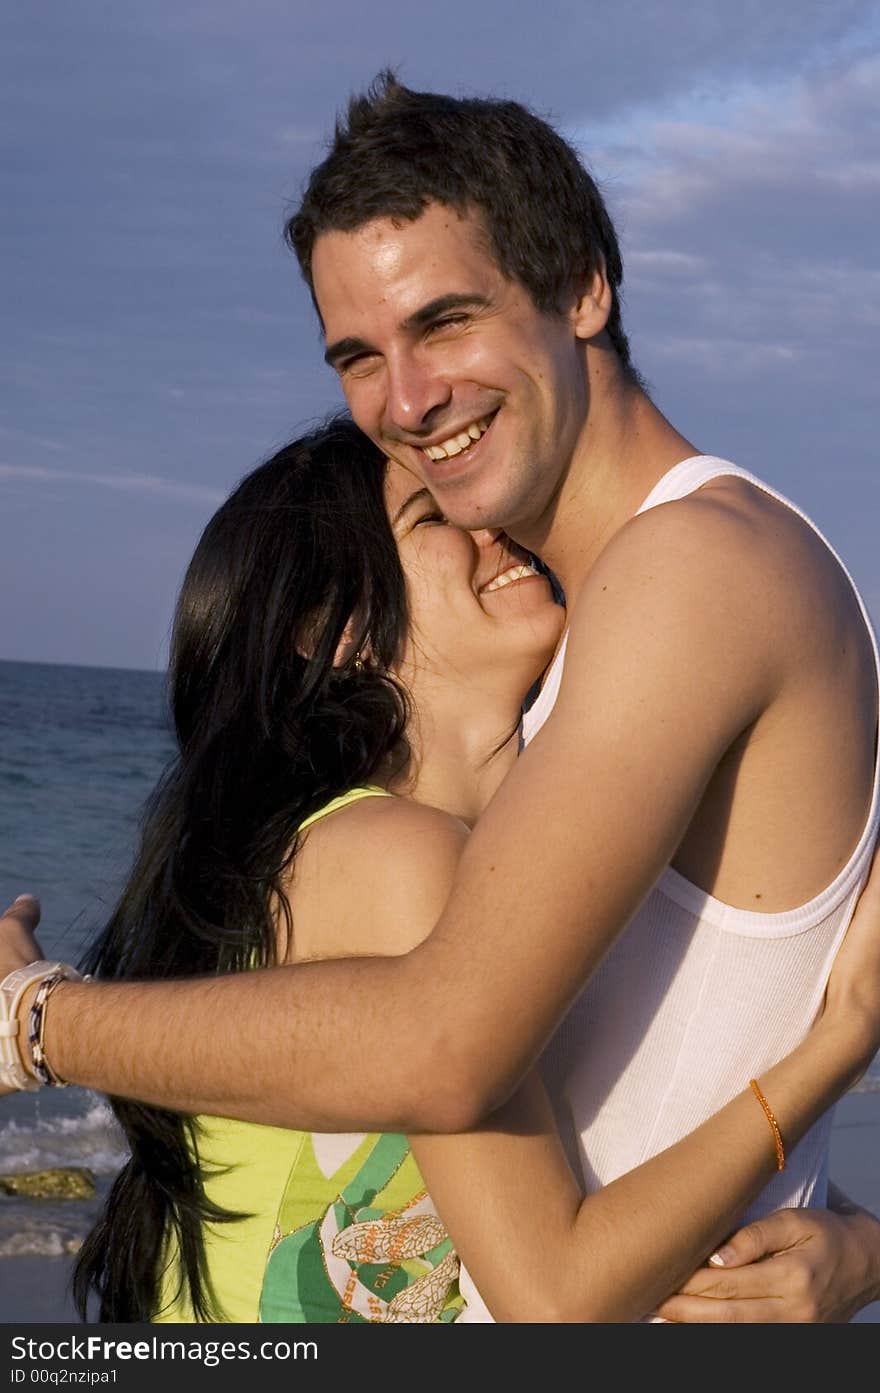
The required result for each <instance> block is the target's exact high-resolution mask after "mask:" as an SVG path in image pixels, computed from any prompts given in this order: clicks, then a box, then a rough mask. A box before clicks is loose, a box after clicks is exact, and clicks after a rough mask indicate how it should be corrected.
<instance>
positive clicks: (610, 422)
mask: <svg viewBox="0 0 880 1393" xmlns="http://www.w3.org/2000/svg"><path fill="white" fill-rule="evenodd" d="M586 362H587V371H588V374H589V389H590V407H589V412H588V414H587V418H586V420H585V422H584V425H583V428H582V430H581V433H580V436H579V439H578V441H577V444H576V446H575V450H574V454H573V456H572V462H571V466H570V468H569V470H568V471H567V473H566V475H565V478H564V479H563V482H562V484H561V486H560V489H559V492H558V494H557V495H556V497H555V498H554V499H553V501H552V504H551V506H550V507H549V508H548V509H547V511H546V513H545V515H544V516H543V517H542V518H541V519H540V520H539V522H538V524H537V525H536V528H535V529H534V532H533V533H532V534H531V535H530V536H528V537H526V536H521V535H515V540H516V541H518V542H520V543H521V544H522V545H523V546H526V547H528V549H529V550H530V551H533V552H534V553H535V554H536V555H538V556H540V557H541V559H542V560H543V561H545V562H546V564H547V565H548V566H549V567H550V568H551V570H552V571H553V572H554V573H555V575H556V576H558V578H559V580H560V582H561V584H562V587H563V589H564V591H565V593H566V597H567V599H568V602H569V604H571V603H572V602H573V600H574V599H575V598H576V596H577V595H578V593H579V591H580V589H581V587H582V585H583V583H584V581H585V580H586V578H587V576H588V575H589V573H590V571H591V570H592V568H593V566H594V565H595V564H596V562H597V560H598V559H599V557H600V555H601V554H602V552H603V551H604V549H605V547H606V546H607V545H608V543H609V542H610V541H611V539H612V537H613V536H614V535H615V534H616V533H617V532H618V531H619V530H620V528H621V527H623V526H624V525H625V523H627V522H629V520H630V518H632V517H633V516H634V514H635V513H636V512H637V511H638V508H639V506H640V505H641V503H642V502H643V501H644V499H645V498H646V497H647V495H648V494H649V493H650V491H651V489H652V488H653V487H654V485H655V484H656V483H657V481H658V480H659V479H662V477H663V475H664V474H666V473H667V472H668V471H669V470H670V469H671V468H672V467H673V466H674V465H676V464H678V463H680V461H681V460H684V459H688V458H689V457H690V456H691V455H694V454H698V453H699V451H698V450H697V449H696V447H695V446H694V445H692V444H691V442H690V441H689V440H687V439H686V438H685V437H684V436H683V435H681V434H680V433H679V432H678V431H677V430H676V429H675V428H674V427H673V426H672V425H671V424H670V423H669V421H667V419H666V417H665V416H664V415H663V414H662V412H660V411H658V409H657V407H656V406H655V405H654V403H653V402H652V401H651V400H650V398H649V397H648V396H647V395H646V394H645V392H643V391H642V389H641V388H640V387H638V386H636V385H635V384H634V383H632V382H631V381H630V380H629V379H628V378H626V377H625V375H624V373H623V372H622V370H621V368H620V364H619V360H618V358H617V355H616V354H615V353H613V352H612V351H608V350H604V349H596V348H593V349H590V350H589V351H588V353H587V355H586Z"/></svg>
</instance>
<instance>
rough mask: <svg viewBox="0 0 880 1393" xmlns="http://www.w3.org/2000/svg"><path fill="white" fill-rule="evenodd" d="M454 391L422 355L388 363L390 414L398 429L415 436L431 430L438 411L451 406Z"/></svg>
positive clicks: (388, 405) (405, 357) (402, 357)
mask: <svg viewBox="0 0 880 1393" xmlns="http://www.w3.org/2000/svg"><path fill="white" fill-rule="evenodd" d="M451 397H452V388H451V387H450V385H449V383H448V382H447V381H446V379H445V377H444V376H443V375H442V373H439V372H438V371H437V370H436V368H435V367H434V366H432V364H431V362H430V360H429V359H427V358H425V357H423V356H422V355H420V354H415V353H413V354H406V355H401V356H400V357H399V358H397V359H395V360H394V361H392V362H389V363H388V401H387V411H388V416H389V418H390V421H391V424H392V425H393V426H395V427H396V428H397V429H398V430H403V431H409V432H410V433H412V434H415V433H417V432H419V431H421V432H427V431H429V430H430V429H431V427H432V423H433V417H434V414H435V413H436V412H437V410H438V408H442V407H444V406H447V405H448V404H449V401H450V399H451Z"/></svg>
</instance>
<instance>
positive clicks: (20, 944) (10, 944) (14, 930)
mask: <svg viewBox="0 0 880 1393" xmlns="http://www.w3.org/2000/svg"><path fill="white" fill-rule="evenodd" d="M39 922H40V901H39V900H37V899H35V898H34V896H33V895H19V896H18V898H17V899H16V900H14V901H13V903H12V904H11V905H10V906H9V908H8V909H7V910H6V911H5V913H4V914H3V916H2V917H0V982H2V980H3V978H4V977H7V976H8V975H9V973H10V972H14V971H15V969H16V968H17V967H27V965H28V963H33V962H37V961H38V960H39V959H40V958H42V956H43V950H42V948H41V947H40V945H39V943H38V942H37V940H36V938H35V937H34V935H35V934H36V930H37V925H38V924H39Z"/></svg>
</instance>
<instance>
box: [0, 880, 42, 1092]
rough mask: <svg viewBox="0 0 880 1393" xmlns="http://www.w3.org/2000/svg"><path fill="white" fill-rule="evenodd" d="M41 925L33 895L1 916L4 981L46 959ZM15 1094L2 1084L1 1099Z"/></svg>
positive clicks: (0, 974)
mask: <svg viewBox="0 0 880 1393" xmlns="http://www.w3.org/2000/svg"><path fill="white" fill-rule="evenodd" d="M39 922H40V902H39V900H36V899H34V897H33V895H19V896H18V899H17V900H15V901H14V902H13V903H12V904H11V905H10V906H9V908H8V909H7V910H6V912H5V913H4V914H3V916H2V917H0V982H2V980H3V978H4V977H8V975H9V973H10V972H14V971H15V969H16V968H17V967H27V965H28V963H32V962H36V961H38V959H40V958H42V957H43V956H44V955H43V950H42V948H41V947H40V945H39V943H38V942H37V940H36V938H35V937H34V934H35V931H36V927H37V925H38V924H39ZM14 1092H15V1090H14V1089H12V1088H4V1087H3V1086H2V1085H0V1097H2V1096H3V1095H4V1094H6V1093H14Z"/></svg>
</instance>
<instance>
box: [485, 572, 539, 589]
mask: <svg viewBox="0 0 880 1393" xmlns="http://www.w3.org/2000/svg"><path fill="white" fill-rule="evenodd" d="M537 574H538V572H537V571H536V570H535V568H534V566H511V568H510V570H509V571H502V573H501V575H500V576H496V577H495V579H494V580H490V581H489V584H488V585H484V586H483V589H482V590H481V591H480V594H481V595H488V594H489V592H490V591H491V590H503V589H504V587H505V585H513V582H514V581H515V580H524V579H525V577H526V576H536V575H537Z"/></svg>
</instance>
